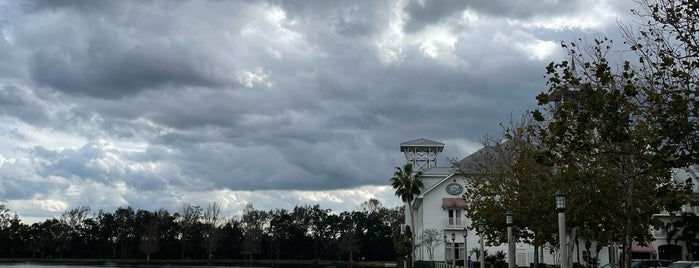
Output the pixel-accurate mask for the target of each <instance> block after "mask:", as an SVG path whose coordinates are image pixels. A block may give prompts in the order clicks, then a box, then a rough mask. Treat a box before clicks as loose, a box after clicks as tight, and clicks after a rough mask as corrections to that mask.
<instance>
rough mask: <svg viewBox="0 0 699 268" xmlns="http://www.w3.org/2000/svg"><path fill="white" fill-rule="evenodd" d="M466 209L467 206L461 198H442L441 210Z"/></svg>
mask: <svg viewBox="0 0 699 268" xmlns="http://www.w3.org/2000/svg"><path fill="white" fill-rule="evenodd" d="M467 207H468V205H466V200H464V199H463V198H460V197H455V198H449V197H445V198H442V208H467Z"/></svg>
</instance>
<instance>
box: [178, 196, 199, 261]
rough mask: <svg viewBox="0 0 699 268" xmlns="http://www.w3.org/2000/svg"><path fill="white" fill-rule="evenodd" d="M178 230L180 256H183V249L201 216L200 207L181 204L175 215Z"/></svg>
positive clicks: (185, 247)
mask: <svg viewBox="0 0 699 268" xmlns="http://www.w3.org/2000/svg"><path fill="white" fill-rule="evenodd" d="M177 216H178V217H177V218H178V221H177V222H178V223H179V226H180V228H179V230H180V243H181V248H180V257H181V258H182V259H184V258H185V250H186V249H187V246H188V244H187V243H188V242H189V241H190V240H191V239H192V236H194V233H195V230H196V229H195V227H196V225H197V223H198V222H199V219H200V218H201V208H200V207H199V206H195V205H192V204H190V203H184V204H182V208H181V210H180V212H179V214H178V215H177Z"/></svg>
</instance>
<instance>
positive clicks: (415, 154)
mask: <svg viewBox="0 0 699 268" xmlns="http://www.w3.org/2000/svg"><path fill="white" fill-rule="evenodd" d="M442 150H444V143H439V142H436V141H431V140H428V139H424V138H420V139H416V140H411V141H406V142H404V143H401V144H400V151H401V152H403V154H404V155H405V160H407V161H408V163H412V164H413V170H414V171H416V172H417V171H425V170H428V169H430V168H433V167H435V166H437V155H438V154H439V153H441V152H442Z"/></svg>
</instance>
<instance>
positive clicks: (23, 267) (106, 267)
mask: <svg viewBox="0 0 699 268" xmlns="http://www.w3.org/2000/svg"><path fill="white" fill-rule="evenodd" d="M202 267H206V268H236V267H240V268H270V267H264V266H245V267H241V266H192V265H123V264H100V265H84V264H76V265H72V264H71V265H67V264H44V263H3V264H0V268H202Z"/></svg>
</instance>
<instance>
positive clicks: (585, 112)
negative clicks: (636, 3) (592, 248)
mask: <svg viewBox="0 0 699 268" xmlns="http://www.w3.org/2000/svg"><path fill="white" fill-rule="evenodd" d="M640 3H641V4H642V5H643V6H642V9H641V10H637V11H635V12H636V14H637V15H639V17H640V18H643V19H644V20H647V21H646V22H644V24H642V25H641V27H642V29H641V30H639V31H638V32H636V31H634V30H633V28H632V27H630V26H626V27H622V30H623V31H624V34H625V36H626V41H627V43H626V44H628V45H629V48H630V49H631V50H632V51H635V52H636V53H637V56H638V58H636V59H626V60H623V56H624V55H616V54H613V55H610V52H613V51H614V50H612V41H611V40H608V39H606V38H601V39H597V40H595V41H594V43H593V44H591V45H583V46H582V47H581V46H580V44H581V43H582V41H581V42H578V43H577V44H576V43H574V42H571V43H564V44H562V46H563V48H564V49H566V50H567V51H568V53H569V55H570V58H571V60H570V61H562V62H560V63H551V64H549V66H548V67H547V74H546V78H547V79H548V81H547V86H548V88H549V89H548V92H546V93H542V94H540V95H539V96H538V97H537V99H538V100H539V104H540V105H542V106H545V107H546V108H544V109H543V110H542V111H536V112H535V117H536V118H537V119H538V120H541V121H545V120H548V121H547V123H548V125H547V127H546V128H544V129H543V130H544V131H542V140H544V141H545V143H546V147H547V148H548V150H547V154H546V155H547V156H548V158H547V160H550V161H551V162H553V163H554V164H555V167H556V170H557V174H556V177H555V179H556V182H557V183H556V185H557V187H560V188H561V189H564V190H566V192H567V193H568V198H567V200H568V201H567V202H568V204H569V205H568V206H567V208H566V216H567V218H568V219H570V220H569V222H570V223H571V224H572V225H573V226H576V227H580V228H583V229H586V230H591V233H590V234H589V235H590V236H592V237H594V238H596V239H597V241H599V242H602V243H603V244H604V243H605V242H606V243H613V242H614V241H621V242H622V244H623V249H624V256H625V257H624V260H625V267H628V266H629V265H630V262H629V261H630V249H631V241H633V240H636V241H639V242H645V241H648V240H649V239H650V234H649V233H648V230H649V229H650V228H651V227H659V226H660V222H658V221H657V220H655V219H654V218H653V217H652V215H653V214H655V213H659V212H660V211H661V210H663V209H665V210H668V211H675V210H677V209H678V208H679V205H680V204H683V203H685V202H686V201H687V198H688V191H689V190H690V189H689V188H688V187H685V185H682V184H681V183H677V182H675V181H672V179H671V169H672V168H682V167H685V166H687V165H689V164H694V163H697V162H699V157H698V155H699V147H697V146H698V145H697V144H698V143H697V140H698V138H697V137H699V123H698V120H699V117H698V115H697V111H698V109H699V107H698V106H697V101H698V99H699V98H697V92H696V91H697V83H696V82H697V81H698V80H697V78H698V77H697V74H699V72H698V71H699V64H697V62H698V61H697V60H698V59H699V54H698V52H699V49H698V47H697V43H696V41H697V40H698V39H697V38H698V37H697V36H696V30H697V25H699V19H698V17H697V16H696V15H697V11H698V10H697V6H696V5H694V4H692V2H691V1H690V2H687V1H672V0H661V1H652V2H651V1H641V2H640ZM616 57H620V58H622V61H621V64H619V65H616V64H613V62H617V61H619V60H618V58H616ZM547 117H548V118H547Z"/></svg>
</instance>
